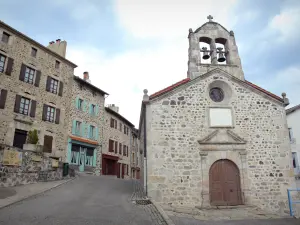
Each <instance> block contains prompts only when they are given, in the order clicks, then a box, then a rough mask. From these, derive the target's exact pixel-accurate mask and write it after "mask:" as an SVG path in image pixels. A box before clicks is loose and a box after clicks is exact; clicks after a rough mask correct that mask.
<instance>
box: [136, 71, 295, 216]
mask: <svg viewBox="0 0 300 225" xmlns="http://www.w3.org/2000/svg"><path fill="white" fill-rule="evenodd" d="M215 81H220V82H224V83H225V84H226V85H228V86H227V87H228V92H227V91H226V92H225V99H224V101H222V102H220V103H216V102H213V101H212V100H211V99H210V97H209V93H208V92H209V89H210V84H211V83H213V82H215ZM209 107H228V108H230V109H231V110H232V115H233V121H234V122H233V124H234V125H233V127H230V128H212V127H210V125H209V114H208V112H209V111H208V109H209ZM215 130H218V132H219V133H220V134H223V132H225V131H226V130H230V132H232V133H234V134H236V135H237V136H239V137H240V138H242V139H243V140H245V144H241V145H238V146H239V147H236V146H235V145H233V144H230V145H226V144H223V145H217V144H216V145H209V146H211V148H208V147H204V146H201V145H200V144H199V140H202V139H204V138H206V137H209V135H211V134H212V132H213V131H215ZM224 135H227V134H224ZM237 139H238V138H237ZM215 141H217V142H218V141H222V140H218V138H217V137H216V140H215ZM234 141H236V140H234ZM142 143H143V136H142V135H141V145H142ZM219 159H229V160H231V161H233V162H234V163H235V164H236V165H237V166H238V168H239V170H240V179H241V188H242V190H241V191H242V195H243V202H244V203H245V204H253V205H257V206H259V207H261V208H264V209H267V210H271V211H278V212H279V211H280V212H282V211H283V210H284V209H287V194H286V190H287V188H292V187H294V177H293V176H291V172H292V160H291V152H290V144H289V136H288V129H287V121H286V117H285V109H284V107H283V105H282V103H280V102H279V101H277V100H274V99H272V98H271V97H268V96H267V95H266V94H263V93H262V92H259V91H257V90H256V89H254V88H252V87H250V86H249V85H246V84H245V83H244V82H242V81H239V80H238V79H233V78H232V76H231V75H228V74H226V73H223V72H220V71H217V72H212V73H211V74H208V75H206V76H202V77H198V78H196V79H194V80H193V81H190V82H189V83H188V84H185V85H182V86H181V87H179V88H177V89H176V90H174V91H171V92H169V93H168V94H165V95H163V96H161V97H158V98H156V99H154V100H152V101H151V102H150V104H149V105H147V179H148V182H147V184H148V194H149V196H150V197H152V198H154V199H155V200H156V201H157V202H160V203H164V204H173V205H192V206H199V205H202V206H203V205H210V201H209V169H210V167H211V165H212V164H213V163H214V162H215V161H217V160H219Z"/></svg>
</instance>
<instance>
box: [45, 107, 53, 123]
mask: <svg viewBox="0 0 300 225" xmlns="http://www.w3.org/2000/svg"><path fill="white" fill-rule="evenodd" d="M54 114H55V108H54V107H51V106H48V107H47V115H46V121H49V122H51V123H53V122H54Z"/></svg>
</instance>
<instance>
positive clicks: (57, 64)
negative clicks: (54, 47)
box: [55, 60, 60, 69]
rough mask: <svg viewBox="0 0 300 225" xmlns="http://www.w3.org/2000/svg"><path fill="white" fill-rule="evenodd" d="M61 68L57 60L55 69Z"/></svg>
mask: <svg viewBox="0 0 300 225" xmlns="http://www.w3.org/2000/svg"><path fill="white" fill-rule="evenodd" d="M59 67H60V62H59V61H57V60H55V69H59Z"/></svg>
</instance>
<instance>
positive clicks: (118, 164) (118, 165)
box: [117, 163, 121, 178]
mask: <svg viewBox="0 0 300 225" xmlns="http://www.w3.org/2000/svg"><path fill="white" fill-rule="evenodd" d="M120 169H121V163H117V177H118V178H120V176H121V173H120Z"/></svg>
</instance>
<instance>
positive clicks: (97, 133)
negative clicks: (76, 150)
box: [95, 127, 99, 141]
mask: <svg viewBox="0 0 300 225" xmlns="http://www.w3.org/2000/svg"><path fill="white" fill-rule="evenodd" d="M95 140H96V141H99V131H98V127H96V128H95Z"/></svg>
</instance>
